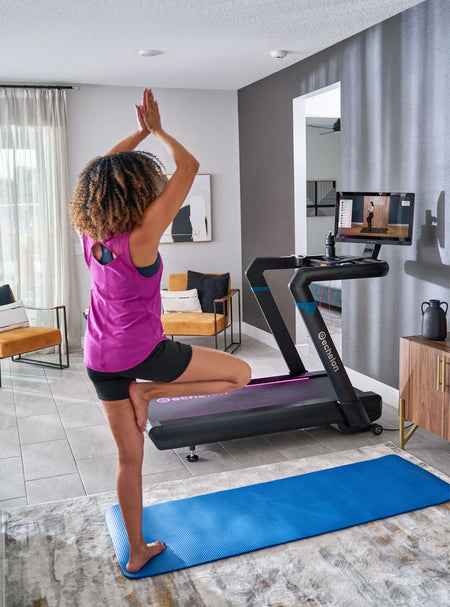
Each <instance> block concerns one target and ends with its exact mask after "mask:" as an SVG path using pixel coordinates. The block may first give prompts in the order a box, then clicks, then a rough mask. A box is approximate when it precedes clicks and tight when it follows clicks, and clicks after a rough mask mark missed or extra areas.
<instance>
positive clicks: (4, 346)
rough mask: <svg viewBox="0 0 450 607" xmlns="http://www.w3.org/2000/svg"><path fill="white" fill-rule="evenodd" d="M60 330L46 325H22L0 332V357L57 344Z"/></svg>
mask: <svg viewBox="0 0 450 607" xmlns="http://www.w3.org/2000/svg"><path fill="white" fill-rule="evenodd" d="M60 343H61V331H60V330H59V329H52V328H47V327H22V328H20V329H11V330H10V331H4V332H2V333H0V358H8V357H9V356H15V355H16V354H25V352H32V351H33V350H40V349H41V348H48V347H50V346H57V345H59V344H60Z"/></svg>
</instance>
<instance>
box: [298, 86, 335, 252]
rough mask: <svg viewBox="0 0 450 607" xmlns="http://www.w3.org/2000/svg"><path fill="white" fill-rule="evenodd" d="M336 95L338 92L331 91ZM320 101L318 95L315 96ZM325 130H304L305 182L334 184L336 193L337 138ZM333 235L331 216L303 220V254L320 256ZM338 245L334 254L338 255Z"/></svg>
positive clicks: (332, 217) (332, 219) (307, 128)
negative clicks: (305, 231)
mask: <svg viewBox="0 0 450 607" xmlns="http://www.w3.org/2000/svg"><path fill="white" fill-rule="evenodd" d="M335 90H337V91H338V92H339V89H335ZM317 99H320V95H318V96H317ZM322 133H327V131H326V130H322V129H315V128H311V127H306V179H307V180H308V181H315V180H318V181H320V180H328V179H330V180H336V188H337V189H338V190H339V187H340V178H341V149H340V143H341V135H340V133H332V134H330V133H327V134H326V135H322ZM330 231H331V232H334V214H333V216H324V217H308V218H307V254H308V255H322V254H323V253H324V251H325V238H326V235H327V234H328V232H330ZM339 250H340V249H339V243H337V245H336V252H337V253H339Z"/></svg>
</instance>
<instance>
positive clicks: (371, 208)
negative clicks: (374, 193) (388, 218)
mask: <svg viewBox="0 0 450 607" xmlns="http://www.w3.org/2000/svg"><path fill="white" fill-rule="evenodd" d="M373 211H374V205H373V202H372V201H370V202H369V207H368V213H369V214H368V215H367V230H368V231H369V232H371V231H372V219H373Z"/></svg>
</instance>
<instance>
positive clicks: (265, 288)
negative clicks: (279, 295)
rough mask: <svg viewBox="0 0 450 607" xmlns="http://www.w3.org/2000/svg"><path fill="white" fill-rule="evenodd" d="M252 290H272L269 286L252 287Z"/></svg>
mask: <svg viewBox="0 0 450 607" xmlns="http://www.w3.org/2000/svg"><path fill="white" fill-rule="evenodd" d="M250 288H251V290H252V291H270V289H269V287H250Z"/></svg>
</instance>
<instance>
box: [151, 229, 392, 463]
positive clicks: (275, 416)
mask: <svg viewBox="0 0 450 607" xmlns="http://www.w3.org/2000/svg"><path fill="white" fill-rule="evenodd" d="M329 236H332V235H331V233H330V235H329ZM379 249H380V245H366V248H365V249H364V252H363V255H362V257H344V256H339V257H336V256H331V255H328V254H326V255H325V256H320V255H318V256H298V255H291V256H283V257H258V258H256V259H255V260H254V261H253V262H252V263H251V264H250V266H249V267H248V269H247V271H246V277H247V279H248V281H249V283H250V287H251V289H252V291H253V293H254V295H255V297H256V299H257V301H258V303H259V306H260V308H261V311H262V313H263V315H264V317H265V319H266V321H267V323H268V325H269V327H270V329H271V331H272V333H273V336H274V338H275V340H276V342H277V344H278V347H279V348H280V351H281V354H282V355H283V357H284V360H285V361H286V364H287V366H288V369H289V373H288V374H286V375H279V376H275V377H263V378H256V379H253V380H252V381H251V382H250V383H249V384H248V385H247V386H245V387H244V388H241V389H240V390H236V391H234V392H230V393H228V394H219V395H213V396H181V397H172V398H159V399H156V400H153V401H151V402H150V404H149V408H148V423H147V432H148V436H149V438H150V439H151V440H152V441H153V443H154V444H155V445H156V447H157V448H158V449H161V450H165V449H176V448H180V447H189V449H190V453H189V455H188V456H187V458H188V460H189V461H196V460H197V459H198V456H197V455H196V454H195V446H196V445H200V444H206V443H212V442H218V441H225V440H231V439H236V438H245V437H251V436H258V435H261V434H270V433H273V432H282V431H286V430H296V429H300V428H310V427H312V426H321V425H333V426H335V427H336V428H338V429H339V430H340V431H342V432H343V433H354V432H363V431H368V430H370V431H372V432H373V433H374V434H381V433H382V431H383V428H382V426H381V425H379V424H376V423H374V422H375V420H377V419H379V418H380V416H381V412H382V401H381V396H379V395H378V394H375V393H374V392H362V391H360V390H357V389H355V388H354V387H353V386H352V384H351V382H350V380H349V377H348V375H347V372H346V370H345V368H344V365H343V363H342V360H341V358H340V356H339V353H338V351H337V349H336V346H335V344H334V343H333V340H332V338H331V335H330V333H329V331H328V329H327V327H326V325H325V322H324V320H323V318H322V315H321V313H320V309H319V306H318V305H317V302H316V301H315V299H314V297H313V295H312V293H311V290H310V288H309V285H310V283H311V282H314V281H322V280H347V279H359V278H370V277H377V276H384V275H386V274H387V273H388V271H389V266H388V264H387V263H386V262H385V261H382V260H378V259H377V256H378V252H379ZM281 269H283V270H285V269H292V270H295V275H294V276H293V279H292V280H291V282H290V284H289V289H290V291H291V294H292V296H293V298H294V301H295V305H296V307H297V308H298V309H299V311H300V313H301V315H302V318H303V320H304V322H305V324H306V327H307V329H308V331H309V333H310V335H311V339H312V341H313V343H314V345H315V347H316V350H317V352H318V354H319V357H320V359H321V362H322V364H323V367H324V370H323V371H319V372H308V371H307V370H306V369H305V367H304V365H303V362H302V360H301V358H300V355H299V353H298V350H297V348H296V347H295V344H294V342H293V340H292V338H291V336H290V334H289V331H288V329H287V327H286V324H285V322H284V320H283V318H282V316H281V313H280V310H279V308H278V306H277V305H276V303H275V300H274V298H273V296H272V293H271V290H270V288H269V286H268V284H267V282H266V279H265V277H264V272H266V271H269V270H270V271H273V270H281Z"/></svg>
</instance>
